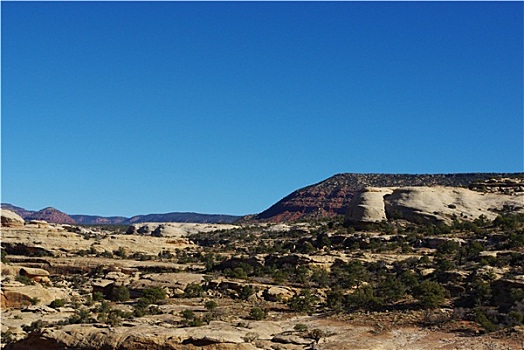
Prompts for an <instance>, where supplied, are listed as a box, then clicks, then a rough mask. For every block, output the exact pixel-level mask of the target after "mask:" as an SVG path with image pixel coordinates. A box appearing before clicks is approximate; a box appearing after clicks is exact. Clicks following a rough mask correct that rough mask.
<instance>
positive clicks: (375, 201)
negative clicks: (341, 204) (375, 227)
mask: <svg viewBox="0 0 524 350" xmlns="http://www.w3.org/2000/svg"><path fill="white" fill-rule="evenodd" d="M391 193H393V190H392V189H389V188H373V187H368V188H366V189H365V190H363V191H359V192H357V193H356V194H355V197H354V198H353V200H352V201H351V202H350V203H349V206H348V212H347V220H349V221H353V222H365V223H372V222H381V221H385V220H387V217H386V208H385V203H384V196H386V195H390V194H391Z"/></svg>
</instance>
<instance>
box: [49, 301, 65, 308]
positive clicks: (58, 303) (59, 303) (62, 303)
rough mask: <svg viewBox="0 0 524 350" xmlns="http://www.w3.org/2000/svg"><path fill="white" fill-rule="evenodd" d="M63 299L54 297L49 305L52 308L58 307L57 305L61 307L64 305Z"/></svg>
mask: <svg viewBox="0 0 524 350" xmlns="http://www.w3.org/2000/svg"><path fill="white" fill-rule="evenodd" d="M65 303H66V302H65V300H64V299H55V300H53V301H52V302H51V304H49V307H52V308H53V309H58V308H59V307H63V306H64V305H65Z"/></svg>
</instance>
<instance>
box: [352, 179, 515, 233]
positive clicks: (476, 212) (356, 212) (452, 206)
mask: <svg viewBox="0 0 524 350" xmlns="http://www.w3.org/2000/svg"><path fill="white" fill-rule="evenodd" d="M503 208H512V209H513V211H514V212H524V193H522V192H520V193H515V194H512V195H509V194H503V193H480V192H477V191H472V190H469V189H466V188H458V187H443V186H434V187H428V186H420V187H400V188H367V189H365V190H364V191H360V192H358V193H357V195H356V196H355V197H354V198H353V199H352V201H351V202H350V203H349V206H348V212H347V214H346V223H348V224H354V223H372V222H380V221H385V220H386V219H387V218H403V219H406V220H409V221H422V222H434V223H438V222H443V223H446V224H451V223H452V222H453V218H456V219H459V220H468V221H472V220H475V219H477V218H478V217H480V216H481V215H484V216H485V217H486V218H487V219H489V220H493V219H495V218H496V217H497V215H498V212H497V211H499V212H500V211H501V210H502V209H503Z"/></svg>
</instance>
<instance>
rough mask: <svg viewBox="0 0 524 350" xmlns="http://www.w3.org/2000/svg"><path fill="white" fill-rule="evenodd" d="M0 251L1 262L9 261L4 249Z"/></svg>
mask: <svg viewBox="0 0 524 350" xmlns="http://www.w3.org/2000/svg"><path fill="white" fill-rule="evenodd" d="M0 253H1V255H2V264H7V263H9V259H8V258H7V253H6V252H5V250H3V249H2V250H0Z"/></svg>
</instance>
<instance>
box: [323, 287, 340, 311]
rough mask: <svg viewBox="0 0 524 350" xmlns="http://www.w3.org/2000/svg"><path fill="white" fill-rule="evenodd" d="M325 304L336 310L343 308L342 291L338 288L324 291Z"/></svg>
mask: <svg viewBox="0 0 524 350" xmlns="http://www.w3.org/2000/svg"><path fill="white" fill-rule="evenodd" d="M326 306H327V307H328V308H329V309H331V310H333V311H336V312H341V311H342V310H343V308H344V293H343V292H342V291H341V290H340V289H332V290H329V291H328V292H327V293H326Z"/></svg>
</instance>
